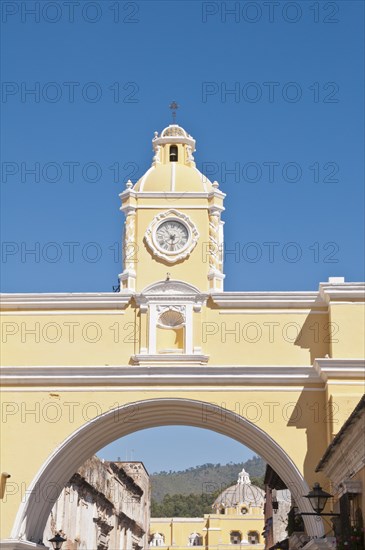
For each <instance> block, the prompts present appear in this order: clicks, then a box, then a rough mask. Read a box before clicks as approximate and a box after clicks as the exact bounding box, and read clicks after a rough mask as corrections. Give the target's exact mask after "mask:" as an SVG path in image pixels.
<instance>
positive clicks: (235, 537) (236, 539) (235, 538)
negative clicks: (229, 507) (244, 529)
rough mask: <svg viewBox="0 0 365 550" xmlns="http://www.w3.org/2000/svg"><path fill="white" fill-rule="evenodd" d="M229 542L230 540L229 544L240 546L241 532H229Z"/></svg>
mask: <svg viewBox="0 0 365 550" xmlns="http://www.w3.org/2000/svg"><path fill="white" fill-rule="evenodd" d="M230 540H231V544H241V532H240V531H231V534H230Z"/></svg>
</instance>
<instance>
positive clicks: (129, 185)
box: [126, 180, 133, 189]
mask: <svg viewBox="0 0 365 550" xmlns="http://www.w3.org/2000/svg"><path fill="white" fill-rule="evenodd" d="M126 187H127V189H132V187H133V183H132V182H131V180H128V181H127V183H126Z"/></svg>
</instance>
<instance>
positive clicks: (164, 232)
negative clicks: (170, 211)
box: [156, 220, 189, 252]
mask: <svg viewBox="0 0 365 550" xmlns="http://www.w3.org/2000/svg"><path fill="white" fill-rule="evenodd" d="M188 240H189V231H188V228H187V227H186V226H185V225H184V224H183V223H181V222H179V221H177V220H167V221H165V222H162V223H161V224H160V225H159V226H158V228H157V229H156V242H157V244H158V246H159V247H160V248H161V250H164V251H165V252H179V251H180V250H182V249H183V248H184V247H185V246H186V244H187V242H188Z"/></svg>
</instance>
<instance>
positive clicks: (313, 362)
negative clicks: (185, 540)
mask: <svg viewBox="0 0 365 550" xmlns="http://www.w3.org/2000/svg"><path fill="white" fill-rule="evenodd" d="M152 143H153V149H154V157H153V161H152V165H151V168H150V169H149V170H148V171H147V172H146V174H144V176H143V177H142V178H141V179H140V180H139V181H138V182H137V183H136V184H134V185H133V184H132V182H128V183H127V185H126V189H125V190H124V191H123V192H122V193H121V195H120V197H121V201H122V206H121V209H122V211H123V213H124V215H125V231H124V235H123V246H124V264H123V269H122V272H121V274H120V275H119V280H120V289H119V292H116V293H70V294H57V293H54V294H4V295H2V345H3V354H2V355H3V365H4V367H3V372H2V384H3V388H2V419H1V428H2V437H3V441H5V439H6V445H2V449H1V471H2V472H7V473H8V474H9V475H10V476H11V477H9V478H8V479H7V482H6V486H5V488H4V491H3V494H2V499H1V500H0V502H1V517H2V526H1V528H2V532H1V538H2V542H1V545H2V546H3V547H4V548H9V549H10V548H19V549H20V548H36V547H37V543H38V542H39V541H40V540H41V539H42V533H43V529H44V526H45V523H46V520H47V517H48V514H49V512H50V509H51V508H52V504H53V502H54V500H55V498H57V496H58V494H59V493H60V491H61V490H62V488H63V486H64V485H65V483H66V482H67V481H68V479H69V478H70V477H71V475H72V474H73V473H74V472H75V471H76V470H77V468H78V467H79V466H80V465H81V464H82V462H83V461H84V460H86V459H87V458H88V457H90V456H91V455H92V454H93V453H95V452H96V451H97V450H98V449H100V448H101V447H103V446H104V445H106V444H107V443H109V442H111V441H113V440H115V439H117V438H119V437H122V436H124V435H127V434H129V433H132V432H134V431H137V430H141V429H144V428H149V427H155V426H163V425H179V424H181V425H189V426H197V427H202V428H206V429H210V430H214V431H216V432H218V433H221V434H224V435H227V436H229V437H232V438H234V439H236V440H237V441H239V442H241V443H243V444H245V445H247V446H249V447H250V448H252V449H253V450H254V451H255V452H257V453H258V454H259V455H261V456H262V457H263V458H264V459H265V460H266V461H267V462H268V463H269V464H270V465H271V467H272V468H273V470H275V472H276V473H277V474H278V475H279V476H280V477H281V479H282V480H283V481H284V482H285V483H286V484H287V486H288V487H289V488H290V490H291V491H292V493H293V494H294V495H295V498H296V502H297V504H298V506H299V508H300V510H301V511H302V512H305V511H307V512H308V511H310V510H309V509H308V502H307V500H306V499H305V498H303V495H305V494H306V493H307V492H308V488H309V487H311V486H312V484H313V482H314V481H319V482H320V483H321V484H322V485H323V486H324V487H326V488H329V481H328V479H326V477H325V476H324V474H323V473H315V470H316V466H317V464H318V462H319V460H320V459H321V457H322V455H323V454H324V451H325V450H326V448H327V447H328V445H329V444H330V442H331V441H332V439H333V437H334V435H335V434H336V433H337V432H338V431H339V429H340V428H341V426H342V425H343V423H344V422H345V420H346V419H347V417H348V416H349V414H350V413H351V411H352V410H353V409H354V407H355V406H356V404H357V403H358V401H359V399H360V398H361V395H362V391H363V380H362V376H363V358H362V357H363V349H364V343H363V334H364V323H363V320H364V299H363V290H364V285H363V284H361V283H347V282H344V281H343V280H339V279H330V280H329V282H327V283H321V284H320V285H319V288H318V290H316V291H308V292H289V291H288V292H245V291H242V292H225V291H224V286H223V285H224V277H225V276H224V265H223V253H222V251H223V232H224V231H223V221H222V220H221V214H222V212H223V211H224V206H223V202H224V197H225V195H224V193H223V192H222V191H221V190H220V188H219V184H218V182H210V181H209V180H208V179H207V178H206V177H205V176H204V175H202V174H201V173H200V172H199V171H198V170H197V168H196V166H195V162H194V157H193V153H194V151H195V140H194V139H193V138H192V137H191V136H190V135H189V134H188V133H187V132H186V131H185V130H184V129H183V128H181V127H180V126H177V125H175V124H173V125H170V126H168V127H167V128H165V129H164V130H163V131H162V132H161V134H160V135H159V134H157V133H156V134H155V137H154V139H153V141H152ZM304 517H305V528H306V531H307V534H308V535H309V536H310V537H311V538H312V539H313V541H315V540H321V539H320V537H322V536H323V534H324V530H323V525H322V522H321V521H317V519H318V518H317V519H315V518H313V516H304ZM325 544H326V543H325V541H323V540H322V546H321V547H326V546H325ZM323 545H324V546H323ZM312 547H313V548H314V546H313V545H312ZM40 548H41V547H40ZM43 548H44V547H43Z"/></svg>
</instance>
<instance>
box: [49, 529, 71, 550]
mask: <svg viewBox="0 0 365 550" xmlns="http://www.w3.org/2000/svg"><path fill="white" fill-rule="evenodd" d="M66 540H67V539H64V538H63V537H61V535H60V534H59V533H57V534H56V535H55V536H54V537H53V538H52V539H48V542H51V543H52V546H53V548H54V550H61V547H62V544H63V543H64V542H65V541H66Z"/></svg>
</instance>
